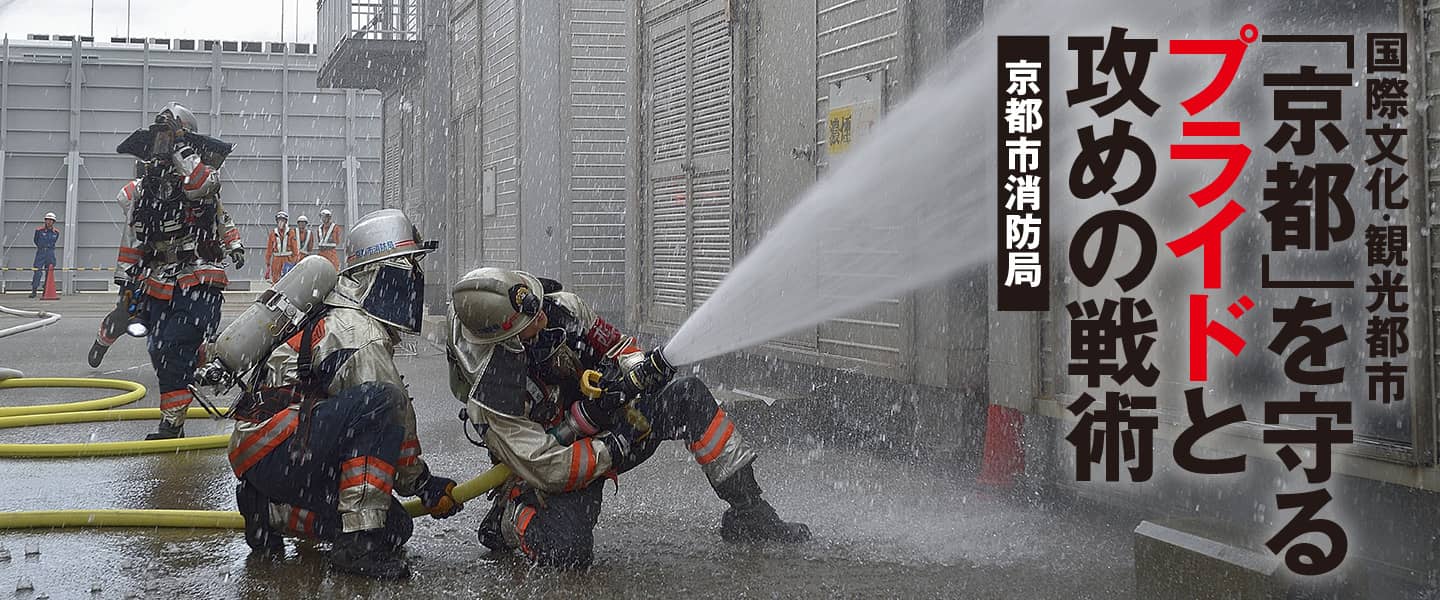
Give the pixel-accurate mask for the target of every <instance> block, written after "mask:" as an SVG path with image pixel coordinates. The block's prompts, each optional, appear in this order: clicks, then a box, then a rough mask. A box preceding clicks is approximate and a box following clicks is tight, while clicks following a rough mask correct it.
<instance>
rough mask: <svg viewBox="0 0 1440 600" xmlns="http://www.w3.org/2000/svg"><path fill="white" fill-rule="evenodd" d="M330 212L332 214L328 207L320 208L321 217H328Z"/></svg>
mask: <svg viewBox="0 0 1440 600" xmlns="http://www.w3.org/2000/svg"><path fill="white" fill-rule="evenodd" d="M331 214H333V213H331V212H330V209H328V208H322V209H320V216H322V217H328V216H330V215H331Z"/></svg>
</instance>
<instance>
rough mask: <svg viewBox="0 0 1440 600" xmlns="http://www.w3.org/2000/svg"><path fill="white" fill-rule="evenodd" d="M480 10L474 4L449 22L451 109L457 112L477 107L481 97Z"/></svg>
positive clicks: (456, 113)
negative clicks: (479, 82) (479, 83)
mask: <svg viewBox="0 0 1440 600" xmlns="http://www.w3.org/2000/svg"><path fill="white" fill-rule="evenodd" d="M479 57H480V11H479V7H478V6H476V5H474V4H471V5H469V7H468V8H466V9H465V10H464V11H462V12H460V13H458V14H457V15H456V16H455V19H454V20H453V21H451V22H450V77H451V81H450V89H451V93H452V94H453V97H452V102H451V106H450V109H451V111H452V112H453V113H454V114H455V115H459V114H461V113H464V112H465V111H467V110H470V109H471V108H474V107H475V104H476V102H477V101H478V100H479V98H480V86H479V85H477V82H478V81H479V78H480V69H479V67H480V62H479Z"/></svg>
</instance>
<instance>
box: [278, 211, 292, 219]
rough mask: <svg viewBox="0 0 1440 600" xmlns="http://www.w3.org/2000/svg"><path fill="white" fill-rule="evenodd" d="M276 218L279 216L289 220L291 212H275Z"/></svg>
mask: <svg viewBox="0 0 1440 600" xmlns="http://www.w3.org/2000/svg"><path fill="white" fill-rule="evenodd" d="M275 218H277V219H285V220H286V221H289V220H290V213H287V212H285V211H283V210H282V211H279V212H277V213H275Z"/></svg>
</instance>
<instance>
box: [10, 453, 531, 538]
mask: <svg viewBox="0 0 1440 600" xmlns="http://www.w3.org/2000/svg"><path fill="white" fill-rule="evenodd" d="M509 478H510V467H507V466H505V465H495V466H493V467H490V470H488V471H486V472H484V473H481V474H480V476H479V477H476V478H474V479H471V480H470V481H467V482H465V483H462V484H460V485H457V486H455V490H454V492H453V495H454V496H455V499H456V500H459V501H461V502H469V501H471V500H474V499H475V498H479V497H480V496H482V495H484V494H485V493H486V492H489V491H490V490H492V489H494V488H497V487H499V486H500V484H502V483H505V480H506V479H509ZM402 504H403V505H404V506H405V512H408V513H410V516H412V517H420V516H423V515H425V514H426V513H425V507H424V506H421V504H420V501H419V500H418V499H414V498H412V499H410V500H406V501H405V502H403V503H402ZM37 527H40V528H52V527H178V528H186V529H244V528H245V520H244V519H243V518H241V517H240V513H238V512H235V511H224V510H153V509H151V510H144V509H137V510H131V509H123V510H122V509H80V510H36V511H26V512H0V529H28V528H37Z"/></svg>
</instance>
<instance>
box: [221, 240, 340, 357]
mask: <svg viewBox="0 0 1440 600" xmlns="http://www.w3.org/2000/svg"><path fill="white" fill-rule="evenodd" d="M338 277H339V274H338V273H337V272H336V271H335V266H334V265H332V264H330V261H329V260H326V259H325V257H323V256H320V255H318V254H312V255H310V256H307V257H305V259H304V260H301V261H300V262H299V263H296V264H295V266H294V267H292V268H291V269H290V272H288V273H286V274H285V276H284V277H281V278H280V281H277V282H275V285H272V286H270V289H268V290H265V291H264V292H262V293H261V294H260V297H259V298H257V299H256V300H255V302H254V303H253V304H251V305H250V306H249V307H247V308H246V309H245V312H243V313H241V314H240V316H239V317H238V318H236V319H235V321H234V322H232V323H230V326H229V327H226V328H225V330H224V331H221V332H220V335H219V337H217V338H215V342H214V343H212V344H211V345H210V346H209V348H208V355H209V357H210V359H211V360H218V361H220V363H221V364H223V365H224V366H225V368H226V369H228V370H229V371H230V372H231V373H234V374H236V375H239V374H241V373H245V372H247V371H249V370H250V369H251V368H252V367H254V366H255V365H257V364H259V363H261V362H262V361H264V360H265V357H267V356H269V355H270V351H271V350H274V349H275V347H276V346H278V345H280V344H281V343H283V342H284V341H285V339H286V338H287V337H288V336H290V335H292V334H293V333H294V332H295V331H296V329H297V328H298V327H299V326H300V324H301V323H303V322H304V320H305V317H306V316H308V315H310V314H311V313H313V312H314V310H315V309H316V308H318V307H319V306H320V303H321V301H323V300H324V299H325V296H327V295H329V294H330V291H331V290H333V289H335V283H336V281H337V279H338Z"/></svg>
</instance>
